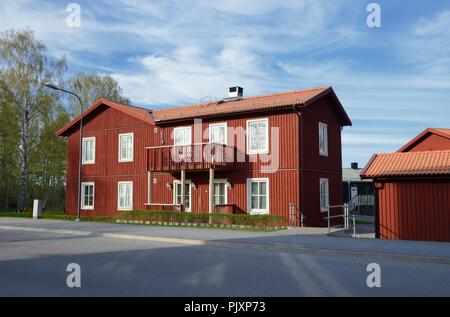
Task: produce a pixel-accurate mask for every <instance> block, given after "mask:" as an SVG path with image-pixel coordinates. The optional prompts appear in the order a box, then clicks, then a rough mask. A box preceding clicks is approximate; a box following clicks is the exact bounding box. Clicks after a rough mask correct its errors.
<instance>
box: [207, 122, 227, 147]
mask: <svg viewBox="0 0 450 317" xmlns="http://www.w3.org/2000/svg"><path fill="white" fill-rule="evenodd" d="M209 142H210V143H218V144H227V124H226V123H214V124H210V125H209Z"/></svg>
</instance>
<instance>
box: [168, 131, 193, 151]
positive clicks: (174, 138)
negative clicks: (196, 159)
mask: <svg viewBox="0 0 450 317" xmlns="http://www.w3.org/2000/svg"><path fill="white" fill-rule="evenodd" d="M186 129H188V130H189V142H188V143H186V144H185V143H183V144H176V143H175V141H176V137H175V134H176V133H177V132H176V131H179V130H186ZM172 133H173V145H176V146H183V145H191V144H192V127H191V126H184V127H176V128H174V129H173V132H172Z"/></svg>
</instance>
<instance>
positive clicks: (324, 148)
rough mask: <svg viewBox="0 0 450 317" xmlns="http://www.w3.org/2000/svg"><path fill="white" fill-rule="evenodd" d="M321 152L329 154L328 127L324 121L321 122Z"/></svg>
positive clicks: (321, 153) (325, 154)
mask: <svg viewBox="0 0 450 317" xmlns="http://www.w3.org/2000/svg"><path fill="white" fill-rule="evenodd" d="M319 154H320V155H322V156H328V127H327V125H326V124H325V123H322V122H319Z"/></svg>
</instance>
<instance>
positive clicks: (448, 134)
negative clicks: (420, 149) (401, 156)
mask: <svg viewBox="0 0 450 317" xmlns="http://www.w3.org/2000/svg"><path fill="white" fill-rule="evenodd" d="M429 134H436V135H439V136H441V137H444V138H447V139H449V140H450V129H445V128H428V129H425V130H423V131H422V132H421V133H420V134H419V135H417V136H416V137H415V138H414V139H412V140H411V141H409V142H408V143H406V144H405V145H403V146H402V147H401V148H400V149H398V150H397V152H406V151H407V150H408V149H409V148H411V147H412V146H413V145H414V144H416V143H418V142H420V141H422V140H423V139H424V138H425V137H427V136H428V135H429Z"/></svg>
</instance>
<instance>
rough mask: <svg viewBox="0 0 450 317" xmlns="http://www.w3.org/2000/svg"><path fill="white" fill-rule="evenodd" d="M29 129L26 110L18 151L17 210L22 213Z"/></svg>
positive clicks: (25, 188) (24, 205) (28, 113)
mask: <svg viewBox="0 0 450 317" xmlns="http://www.w3.org/2000/svg"><path fill="white" fill-rule="evenodd" d="M29 129H30V112H29V111H28V109H26V110H25V111H24V116H23V121H22V137H21V143H22V144H21V145H22V148H21V151H20V185H19V187H20V189H19V204H18V209H19V210H20V211H23V210H24V209H25V207H26V204H27V198H28V141H29V136H28V131H29Z"/></svg>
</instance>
